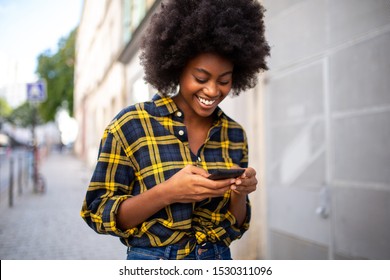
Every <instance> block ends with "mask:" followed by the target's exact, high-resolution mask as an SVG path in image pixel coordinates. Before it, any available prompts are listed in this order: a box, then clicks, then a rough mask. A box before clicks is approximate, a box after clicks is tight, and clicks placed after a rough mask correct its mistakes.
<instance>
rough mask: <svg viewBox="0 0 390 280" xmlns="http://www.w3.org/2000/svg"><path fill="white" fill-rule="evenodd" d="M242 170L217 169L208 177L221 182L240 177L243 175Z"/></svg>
mask: <svg viewBox="0 0 390 280" xmlns="http://www.w3.org/2000/svg"><path fill="white" fill-rule="evenodd" d="M244 171H245V169H244V168H234V169H217V170H215V171H213V172H212V173H211V175H210V176H209V177H208V178H209V179H211V180H223V179H229V178H237V177H240V176H241V175H242V174H243V173H244Z"/></svg>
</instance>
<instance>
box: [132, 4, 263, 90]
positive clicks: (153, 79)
mask: <svg viewBox="0 0 390 280" xmlns="http://www.w3.org/2000/svg"><path fill="white" fill-rule="evenodd" d="M264 12H265V9H264V8H263V6H261V4H260V3H259V2H258V1H257V0H167V1H164V2H162V3H161V7H160V10H159V11H158V12H157V13H156V14H154V15H153V17H152V19H151V22H150V24H149V26H148V29H147V31H146V33H145V35H144V37H143V40H142V43H141V55H140V59H141V64H142V65H143V67H144V70H145V80H146V82H148V83H149V84H151V85H152V86H154V87H155V88H156V89H157V90H159V91H160V92H161V93H163V94H171V93H174V92H175V91H176V90H177V86H178V83H179V78H180V75H181V72H182V70H183V68H184V67H185V66H186V64H187V62H188V61H189V60H190V59H191V58H193V57H195V56H197V55H198V54H200V53H205V52H212V53H217V54H219V55H221V56H223V57H225V58H227V59H229V60H230V61H231V62H232V63H233V64H234V70H233V81H232V93H233V94H234V95H239V93H240V92H241V91H244V90H246V89H248V88H252V87H254V86H255V85H256V83H257V77H258V73H259V72H261V71H264V70H267V69H268V67H267V63H266V57H267V56H269V55H270V47H269V45H268V43H267V41H266V39H265V37H264V31H265V28H264V19H263V18H264Z"/></svg>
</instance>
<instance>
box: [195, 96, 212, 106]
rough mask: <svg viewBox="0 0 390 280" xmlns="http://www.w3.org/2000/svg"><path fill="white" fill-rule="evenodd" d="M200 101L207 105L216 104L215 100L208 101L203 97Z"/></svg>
mask: <svg viewBox="0 0 390 280" xmlns="http://www.w3.org/2000/svg"><path fill="white" fill-rule="evenodd" d="M198 99H199V101H200V102H201V103H203V104H205V105H212V104H214V102H215V100H207V99H204V98H201V97H198Z"/></svg>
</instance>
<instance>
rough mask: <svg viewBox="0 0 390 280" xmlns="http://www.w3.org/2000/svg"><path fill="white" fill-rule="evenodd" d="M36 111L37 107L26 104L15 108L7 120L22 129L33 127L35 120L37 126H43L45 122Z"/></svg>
mask: <svg viewBox="0 0 390 280" xmlns="http://www.w3.org/2000/svg"><path fill="white" fill-rule="evenodd" d="M34 110H35V112H34ZM36 110H37V108H36V107H35V105H33V104H30V103H29V102H25V103H23V104H22V105H20V106H19V107H17V108H15V109H14V110H13V111H12V113H11V114H10V115H9V116H8V118H7V119H8V121H9V122H10V123H12V124H14V125H16V126H20V127H29V126H32V124H33V121H34V120H35V124H36V125H37V124H41V123H43V121H42V119H41V117H40V116H39V114H37V112H36Z"/></svg>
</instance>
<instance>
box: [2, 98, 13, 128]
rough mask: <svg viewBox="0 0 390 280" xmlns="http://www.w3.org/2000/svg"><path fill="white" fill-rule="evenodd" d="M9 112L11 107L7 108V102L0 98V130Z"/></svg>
mask: <svg viewBox="0 0 390 280" xmlns="http://www.w3.org/2000/svg"><path fill="white" fill-rule="evenodd" d="M11 112H12V108H11V106H9V104H8V102H7V101H6V100H5V99H4V98H2V97H0V130H1V129H2V126H3V123H4V122H5V121H6V120H7V118H8V116H9V115H10V114H11Z"/></svg>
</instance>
